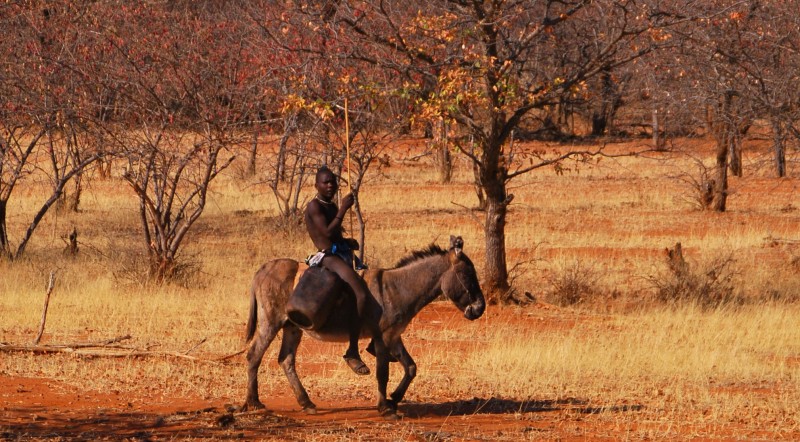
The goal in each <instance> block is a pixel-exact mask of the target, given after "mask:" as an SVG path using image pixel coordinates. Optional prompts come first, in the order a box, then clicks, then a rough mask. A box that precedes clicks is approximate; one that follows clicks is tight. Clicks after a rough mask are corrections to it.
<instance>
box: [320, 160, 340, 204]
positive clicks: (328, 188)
mask: <svg viewBox="0 0 800 442" xmlns="http://www.w3.org/2000/svg"><path fill="white" fill-rule="evenodd" d="M314 187H315V188H316V189H317V192H318V193H319V195H320V196H321V197H324V198H328V199H331V198H333V197H334V195H336V191H337V190H339V183H338V181H337V180H336V175H334V174H333V171H332V170H330V169H328V166H322V167H320V168H319V169H317V176H316V181H315V183H314Z"/></svg>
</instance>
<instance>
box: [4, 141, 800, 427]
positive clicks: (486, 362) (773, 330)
mask: <svg viewBox="0 0 800 442" xmlns="http://www.w3.org/2000/svg"><path fill="white" fill-rule="evenodd" d="M627 148H628V147H627V146H620V147H618V149H619V150H625V149H627ZM398 156H400V155H399V154H398ZM692 164H693V163H692V161H690V160H686V159H681V158H680V157H674V158H666V157H665V158H662V159H660V160H652V159H641V158H623V159H619V160H613V161H612V160H603V161H601V162H600V163H598V164H596V165H592V166H588V165H581V167H580V170H579V172H577V171H573V172H572V173H568V174H566V175H564V176H559V175H557V174H555V173H554V172H553V171H552V170H542V171H538V172H535V173H532V174H529V175H527V176H525V177H523V178H522V179H521V180H519V181H515V182H514V183H513V187H514V189H513V190H512V192H513V193H514V194H515V199H514V203H515V204H514V205H513V206H512V209H511V213H510V215H509V220H508V228H507V246H508V257H509V264H510V265H511V266H513V265H514V264H516V263H528V264H527V265H525V266H522V267H520V269H522V271H521V272H519V273H518V274H517V275H515V276H516V279H515V284H516V286H517V288H518V290H519V291H520V292H523V291H529V292H530V293H532V294H533V296H535V297H536V298H537V299H540V300H541V299H546V297H547V294H548V291H549V290H551V286H552V284H548V281H551V282H552V281H563V280H564V279H563V278H564V277H572V278H575V279H580V278H581V276H583V277H584V279H585V280H587V281H589V283H592V284H594V285H595V287H588V288H583V289H581V290H584V291H586V292H587V293H590V292H591V293H590V294H591V296H593V297H594V300H593V302H581V304H580V305H581V307H580V309H581V310H578V311H575V312H573V311H565V312H566V313H564V314H565V315H566V314H570V315H573V314H574V315H577V318H578V319H577V320H575V321H571V322H570V323H569V324H568V325H565V326H559V327H547V326H544V327H542V326H541V325H542V324H547V323H548V321H550V320H554V317H552V316H548V315H544V316H542V317H541V318H539V319H537V315H539V313H538V310H536V308H534V307H530V308H528V309H527V310H526V309H524V308H522V309H520V308H504V309H499V310H497V311H496V313H495V314H494V315H490V316H489V317H488V318H486V319H484V320H481V321H476V322H475V323H469V324H467V325H464V324H461V323H459V324H457V325H456V324H452V323H451V322H449V319H442V323H441V324H440V325H438V326H436V327H421V326H420V327H414V326H412V328H411V329H410V330H409V334H408V336H409V337H408V341H409V342H411V343H412V344H409V346H410V347H411V351H412V354H424V359H423V358H419V360H418V362H419V365H420V376H419V377H418V378H417V381H415V384H414V385H413V387H412V388H411V390H410V391H409V396H408V397H409V399H410V400H413V401H431V402H436V401H439V400H441V398H451V399H452V398H462V399H470V398H472V397H475V396H477V397H483V398H490V397H504V398H512V399H515V400H518V401H523V402H524V401H537V400H556V399H568V398H581V400H584V401H588V403H589V404H590V405H591V406H594V407H613V406H620V405H621V404H622V405H625V404H627V405H636V406H639V405H641V406H643V407H644V409H643V411H642V412H641V413H638V414H634V415H631V414H611V415H603V416H602V417H601V418H600V419H606V420H609V424H610V425H619V426H621V427H624V428H628V429H629V430H630V426H629V425H627V424H623V423H621V422H617V421H615V420H630V419H632V420H633V422H634V423H635V424H636V427H637V429H636V430H630V431H633V432H632V433H631V434H630V436H631V437H636V438H639V437H655V438H659V437H666V436H669V435H670V434H672V433H671V431H672V430H671V427H670V425H669V422H682V424H681V425H683V427H684V428H686V427H687V426H688V427H691V428H694V427H695V426H696V427H697V428H702V431H700V430H698V431H699V433H698V434H705V435H708V434H715V433H714V428H716V427H715V425H718V426H719V428H720V431H721V432H723V433H724V432H725V431H728V430H724V427H725V424H726V423H731V422H737V423H739V424H741V425H743V426H744V427H745V428H751V427H753V428H759V431H766V432H767V434H769V435H771V436H773V437H774V438H780V437H781V436H780V435H781V434H784V433H781V431H794V432H795V433H794V434H797V431H798V425H800V400H798V398H800V388H798V387H800V385H798V383H799V382H800V364H798V363H797V360H798V355H800V329H798V328H797V326H796V324H797V323H798V322H799V321H800V308H798V306H797V305H796V304H786V303H784V302H783V301H792V300H795V299H796V297H797V293H800V269H798V266H797V265H796V261H797V257H798V256H800V244H798V243H797V242H796V240H797V239H798V238H800V223H798V222H797V221H798V213H800V212H798V209H792V207H791V206H790V205H789V203H790V202H791V198H792V195H796V194H797V187H798V185H800V180H798V179H797V178H790V179H785V180H774V179H770V178H768V177H761V176H755V177H746V178H744V179H741V180H738V179H734V180H733V182H732V183H731V187H732V189H733V191H734V193H733V195H732V196H731V199H730V210H729V213H726V214H714V213H704V212H699V211H697V210H694V209H693V207H692V204H691V202H690V201H688V200H687V199H686V198H684V197H683V196H684V195H685V194H686V193H687V192H689V191H690V189H687V188H685V186H684V185H683V184H682V183H681V182H680V180H677V179H675V178H672V177H673V176H675V175H677V174H678V172H681V171H692V170H693V166H692ZM385 173H386V176H385V177H384V178H380V179H378V180H377V181H375V182H372V183H370V184H369V185H368V187H367V188H365V190H364V192H363V193H362V195H361V202H362V205H363V207H364V211H365V215H366V217H367V222H368V224H367V229H368V231H367V235H368V244H367V258H368V262H369V263H370V264H371V265H373V266H389V265H391V264H392V263H394V262H395V261H396V260H397V259H399V258H400V257H402V256H403V255H405V254H406V253H408V252H409V251H411V250H414V249H417V248H421V247H423V246H425V245H427V244H428V243H430V242H432V241H438V242H439V243H443V242H444V241H445V240H446V238H448V236H449V235H450V234H459V235H462V236H463V237H464V240H465V243H466V251H467V253H468V254H469V255H470V256H471V257H472V258H473V261H474V262H475V263H476V264H477V265H478V267H482V259H483V255H484V252H483V250H484V246H483V239H482V238H483V234H482V214H481V213H479V212H474V211H470V210H467V209H465V207H471V206H474V205H475V202H476V200H475V197H474V193H473V189H472V186H471V184H470V177H471V170H470V169H469V168H468V167H466V164H465V163H459V164H458V165H457V169H456V173H455V174H454V180H455V183H454V184H451V185H447V186H443V185H439V184H436V183H435V182H433V180H434V177H435V171H433V169H432V167H431V165H430V164H428V163H426V162H425V160H421V161H418V162H405V163H404V162H402V161H400V160H399V159H396V160H395V161H393V166H392V167H390V168H388V169H386V170H385ZM746 173H747V172H746ZM20 190H24V192H20V193H19V194H16V195H15V196H14V199H12V202H11V207H10V208H9V213H10V215H11V217H10V219H9V229H10V232H11V234H12V241H14V240H15V239H16V238H17V237H18V232H21V231H22V229H24V228H25V226H26V223H27V220H28V219H29V217H30V214H31V213H32V212H33V211H34V210H35V209H36V203H37V201H38V198H40V195H41V191H42V189H41V188H38V187H36V186H30V187H27V188H25V189H20ZM309 192H310V189H306V197H308V195H310V193H309ZM136 207H137V206H136V201H135V199H134V198H133V197H132V195H131V192H130V191H129V189H127V187H126V186H125V184H124V183H123V181H121V180H120V179H118V178H117V179H110V180H106V181H99V180H96V181H94V182H93V183H92V185H91V186H90V187H89V189H88V190H87V194H86V195H85V196H84V198H83V206H82V211H81V212H80V213H77V214H72V213H67V214H60V215H58V216H56V215H55V214H51V215H48V217H47V218H46V219H45V221H44V222H43V224H42V225H41V226H40V230H39V231H38V232H37V233H36V235H35V236H34V239H33V241H32V243H31V244H30V245H29V249H28V250H29V252H30V253H29V256H28V258H26V259H25V260H23V261H20V262H17V263H13V264H10V263H7V262H0V293H1V294H2V295H0V341H5V342H15V343H24V342H29V341H30V340H32V339H33V337H34V336H35V331H36V328H37V326H38V321H39V315H40V312H41V307H42V302H43V299H42V297H43V294H44V285H45V283H46V278H47V275H48V274H49V271H50V270H53V269H58V277H57V285H56V290H55V293H54V295H53V298H52V300H51V304H50V314H49V316H48V322H47V329H46V333H45V341H46V342H47V341H49V342H71V341H77V340H100V339H106V338H110V337H114V336H119V335H124V334H131V335H132V336H133V339H132V340H131V342H130V343H131V344H133V345H136V346H139V347H142V348H152V349H160V350H165V351H185V350H188V349H190V348H192V347H194V346H195V345H196V344H197V343H198V342H200V341H201V340H202V339H206V342H205V343H203V344H202V345H200V346H199V347H197V349H196V350H194V351H193V353H192V354H194V355H197V356H199V357H201V358H208V359H210V358H214V357H219V356H222V355H227V354H230V353H233V352H235V351H237V350H239V349H240V348H241V347H242V345H243V343H242V341H241V339H242V332H243V328H244V323H245V321H246V313H247V309H248V299H247V296H246V290H247V287H248V285H249V282H250V278H251V277H252V274H253V273H254V272H255V270H256V269H257V268H258V266H259V265H260V264H261V263H262V262H264V261H266V260H268V259H271V258H274V257H280V256H288V257H295V258H301V257H302V256H304V255H305V254H306V253H307V252H308V251H309V249H310V246H311V244H310V242H309V241H308V239H307V238H306V236H305V233H304V231H303V229H302V227H300V226H298V227H297V228H295V229H284V230H280V231H278V230H276V229H275V225H276V224H275V222H274V221H272V220H271V219H270V218H271V217H272V216H274V215H275V214H276V213H277V211H276V210H275V208H274V204H273V199H272V195H271V193H270V192H269V190H268V189H267V188H266V187H265V186H264V185H262V184H259V183H258V179H255V180H241V179H238V178H235V177H234V176H229V177H223V178H222V179H221V180H220V182H218V183H215V186H214V190H213V192H212V194H211V196H210V203H209V206H208V210H207V211H206V213H205V214H204V215H203V217H202V218H201V220H200V222H199V223H198V225H197V226H196V230H195V232H196V235H195V236H194V237H192V238H191V239H190V240H189V242H188V243H187V244H186V250H185V252H184V253H185V254H184V256H185V257H186V258H187V259H190V260H191V261H192V262H195V263H197V265H198V271H197V272H196V273H195V274H194V275H193V277H192V279H191V280H189V281H187V283H186V284H185V287H183V286H180V285H169V286H161V287H158V286H149V285H148V284H146V283H143V282H142V281H141V280H137V279H136V278H130V277H128V276H126V275H131V272H132V270H133V269H135V268H136V261H137V258H136V255H137V253H141V244H140V241H141V239H140V237H139V231H138V227H139V225H138V223H139V219H138V214H137V212H136ZM73 226H75V227H77V229H78V232H79V242H80V246H81V252H80V254H79V256H78V257H77V258H75V259H68V258H65V257H63V256H62V255H61V249H62V248H63V243H62V241H61V240H60V236H61V235H63V234H65V233H66V232H68V231H69V230H71V229H72V227H73ZM792 240H793V241H792ZM678 241H680V242H681V243H682V244H683V247H684V252H685V253H686V255H687V259H688V260H690V261H693V262H707V261H708V260H710V259H712V258H713V257H715V256H723V255H725V256H727V255H728V254H730V255H731V256H732V257H733V258H734V260H735V263H734V265H735V266H736V271H737V274H739V275H741V277H740V278H739V279H737V280H736V282H737V291H738V292H741V293H742V294H743V296H745V297H746V298H747V299H750V300H752V301H758V303H752V304H748V305H745V306H744V307H742V308H738V309H732V308H720V309H712V310H706V311H703V310H701V309H697V308H694V307H691V306H683V307H681V306H679V307H678V308H661V307H658V306H657V305H656V306H654V305H653V304H652V299H653V296H654V293H653V291H654V288H653V287H652V284H650V283H649V278H652V276H653V275H656V274H658V273H659V272H662V271H663V270H664V267H665V264H664V249H665V248H667V247H671V246H672V245H674V244H675V242H678ZM793 260H794V263H793ZM569 263H584V264H585V267H584V268H591V271H592V272H593V273H592V275H580V274H577V275H576V274H574V272H576V271H578V272H580V268H581V266H580V265H571V264H569ZM479 270H480V269H479ZM570 272H572V273H570ZM589 276H591V277H589ZM548 278H550V279H548ZM559 278H561V279H559ZM590 288H591V289H593V290H589V289H590ZM576 296H580V294H577V295H576ZM763 300H770V302H767V303H764V302H762V301H763ZM456 316H457V315H456ZM506 316H512V317H521V318H523V320H522V321H516V322H514V321H511V322H508V323H506V322H504V320H503V319H504V317H506ZM555 319H558V318H555ZM531 322H533V323H534V325H531ZM464 336H473V337H474V339H472V340H465V339H464ZM276 347H277V346H274V347H273V348H271V349H270V351H269V353H268V355H267V357H266V360H267V361H268V363H267V364H265V368H263V369H262V371H263V372H264V375H263V376H262V378H261V388H262V394H263V395H269V394H270V392H280V394H284V395H286V394H289V393H288V391H289V390H288V386H287V385H286V383H285V382H284V380H283V377H282V374H280V373H279V370H278V368H277V364H276V362H275V358H276V352H277V349H276ZM304 347H306V348H310V349H315V351H309V352H308V353H304V354H301V355H300V360H299V364H300V370H301V371H302V367H303V364H307V365H306V366H309V367H312V366H313V367H315V370H318V371H319V372H320V373H322V374H323V376H313V377H311V376H307V377H305V378H304V381H305V384H306V387H307V388H308V389H309V391H310V392H311V394H312V396H315V397H318V396H324V397H325V398H326V399H328V400H335V399H337V398H348V399H352V398H363V399H364V400H365V401H367V402H371V401H372V398H373V397H374V395H373V389H374V387H373V381H372V379H369V378H354V377H353V376H352V375H351V374H350V373H349V372H348V371H347V369H346V367H344V365H343V364H341V362H340V360H339V356H338V355H340V354H341V352H342V351H343V348H342V346H341V345H333V344H322V343H312V342H309V341H308V340H306V341H305V342H304ZM453 349H457V351H459V352H460V353H459V354H460V356H459V358H460V359H463V361H464V362H463V364H461V365H459V366H455V367H454V366H452V365H451V361H452V358H453V354H452V352H453V351H454V350H453ZM415 352H416V353H415ZM0 374H2V375H15V376H34V377H48V378H54V379H58V380H61V381H64V382H67V383H70V384H75V385H79V386H81V387H82V388H85V389H91V390H102V391H120V392H136V393H148V394H158V395H164V396H169V395H185V396H193V397H200V398H216V399H220V398H221V399H223V400H226V401H229V402H231V403H238V402H240V401H241V400H242V399H243V396H244V366H243V364H242V361H241V359H239V358H237V359H234V360H232V361H231V362H229V363H225V364H217V363H209V362H200V361H185V360H176V359H172V358H168V357H163V358H162V357H155V358H148V359H146V360H142V359H110V358H83V357H76V356H65V355H54V356H32V355H28V354H4V355H3V357H2V358H0ZM398 376H399V374H398V373H397V370H395V371H394V373H393V378H392V381H393V382H396V381H397V379H398ZM343 383H346V384H347V385H349V386H350V387H351V388H348V389H346V390H343V389H341V388H340V385H342V384H343ZM754 410H755V411H754ZM756 411H757V412H756ZM742 422H743V423H742ZM628 424H630V422H628ZM725 434H729V433H725ZM322 439H324V437H323V438H322Z"/></svg>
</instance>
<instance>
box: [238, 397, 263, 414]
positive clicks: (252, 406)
mask: <svg viewBox="0 0 800 442" xmlns="http://www.w3.org/2000/svg"><path fill="white" fill-rule="evenodd" d="M265 408H267V407H265V406H264V404H262V403H261V401H259V400H255V401H247V402H245V403H244V405H242V408H240V409H239V412H240V413H244V412H245V411H256V410H263V409H265Z"/></svg>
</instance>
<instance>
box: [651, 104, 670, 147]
mask: <svg viewBox="0 0 800 442" xmlns="http://www.w3.org/2000/svg"><path fill="white" fill-rule="evenodd" d="M661 119H662V117H661V114H660V113H659V112H658V109H653V148H654V149H655V150H657V151H663V150H665V149H664V148H665V147H666V145H667V136H666V134H664V136H661V134H662V132H663V130H664V129H663V128H662V127H661Z"/></svg>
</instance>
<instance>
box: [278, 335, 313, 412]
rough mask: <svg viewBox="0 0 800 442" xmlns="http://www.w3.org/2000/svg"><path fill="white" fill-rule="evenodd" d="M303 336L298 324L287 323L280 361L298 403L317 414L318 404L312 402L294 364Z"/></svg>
mask: <svg viewBox="0 0 800 442" xmlns="http://www.w3.org/2000/svg"><path fill="white" fill-rule="evenodd" d="M302 336H303V332H302V331H300V329H299V328H297V326H295V325H292V324H290V323H288V322H287V323H286V325H285V326H284V327H283V340H282V341H281V351H280V354H278V363H280V364H281V368H283V373H284V374H285V375H286V379H288V380H289V385H291V386H292V391H294V395H295V397H296V398H297V403H298V404H300V406H301V407H303V411H305V412H306V413H308V414H316V412H317V406H316V405H314V403H313V402H311V399H310V398H309V397H308V392H306V389H305V388H303V384H301V383H300V378H298V377H297V370H296V369H295V365H294V361H295V356H296V355H297V347H299V346H300V338H301V337H302Z"/></svg>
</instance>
